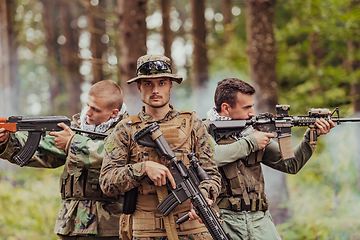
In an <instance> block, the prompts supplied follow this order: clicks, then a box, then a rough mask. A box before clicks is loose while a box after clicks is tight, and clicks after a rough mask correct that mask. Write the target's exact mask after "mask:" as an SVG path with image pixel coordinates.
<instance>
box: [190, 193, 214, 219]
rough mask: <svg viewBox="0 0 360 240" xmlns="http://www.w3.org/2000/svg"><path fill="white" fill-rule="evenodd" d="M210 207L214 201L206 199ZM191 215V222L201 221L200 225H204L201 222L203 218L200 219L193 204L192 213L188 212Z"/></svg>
mask: <svg viewBox="0 0 360 240" xmlns="http://www.w3.org/2000/svg"><path fill="white" fill-rule="evenodd" d="M205 199H206V201H207V203H208V205H209V206H211V205H212V204H213V201H212V200H211V199H208V198H205ZM188 215H189V220H190V221H193V220H199V222H200V223H203V221H202V220H201V218H200V217H199V215H197V214H196V212H195V209H194V206H193V205H192V203H190V212H188Z"/></svg>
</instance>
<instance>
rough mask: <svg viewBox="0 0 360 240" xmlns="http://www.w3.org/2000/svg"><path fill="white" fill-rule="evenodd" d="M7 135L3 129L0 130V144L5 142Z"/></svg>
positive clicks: (7, 132)
mask: <svg viewBox="0 0 360 240" xmlns="http://www.w3.org/2000/svg"><path fill="white" fill-rule="evenodd" d="M9 135H10V134H9V131H6V130H5V128H0V143H3V142H5V141H7V140H8V138H9Z"/></svg>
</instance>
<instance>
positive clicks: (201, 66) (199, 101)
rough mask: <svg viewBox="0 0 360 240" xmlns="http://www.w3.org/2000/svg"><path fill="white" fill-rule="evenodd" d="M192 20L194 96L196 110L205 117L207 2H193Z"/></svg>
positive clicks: (207, 79) (200, 0) (196, 0)
mask: <svg viewBox="0 0 360 240" xmlns="http://www.w3.org/2000/svg"><path fill="white" fill-rule="evenodd" d="M190 3H191V19H192V24H193V25H192V31H191V34H192V39H193V44H194V51H193V76H194V78H193V95H194V103H195V106H194V107H195V109H196V111H197V113H198V114H199V115H204V114H205V113H204V112H201V111H203V110H204V108H203V106H206V105H205V104H204V101H206V100H205V98H204V97H203V96H204V94H205V92H206V91H207V89H206V88H207V86H208V83H209V71H208V57H207V46H206V42H205V39H206V27H205V16H204V13H205V1H204V0H191V1H190Z"/></svg>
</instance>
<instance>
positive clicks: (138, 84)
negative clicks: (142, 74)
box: [136, 80, 141, 93]
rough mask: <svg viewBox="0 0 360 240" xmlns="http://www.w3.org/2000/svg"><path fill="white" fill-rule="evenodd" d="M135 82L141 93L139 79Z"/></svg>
mask: <svg viewBox="0 0 360 240" xmlns="http://www.w3.org/2000/svg"><path fill="white" fill-rule="evenodd" d="M136 84H137V89H138V91H139V93H141V88H140V85H141V80H140V81H137V82H136Z"/></svg>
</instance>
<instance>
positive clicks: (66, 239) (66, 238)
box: [58, 234, 120, 240]
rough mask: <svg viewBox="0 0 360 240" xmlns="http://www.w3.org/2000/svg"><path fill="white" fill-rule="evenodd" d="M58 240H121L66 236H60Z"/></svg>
mask: <svg viewBox="0 0 360 240" xmlns="http://www.w3.org/2000/svg"><path fill="white" fill-rule="evenodd" d="M58 237H59V239H58V240H119V239H120V238H119V237H97V236H70V237H69V236H64V235H59V234H58Z"/></svg>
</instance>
